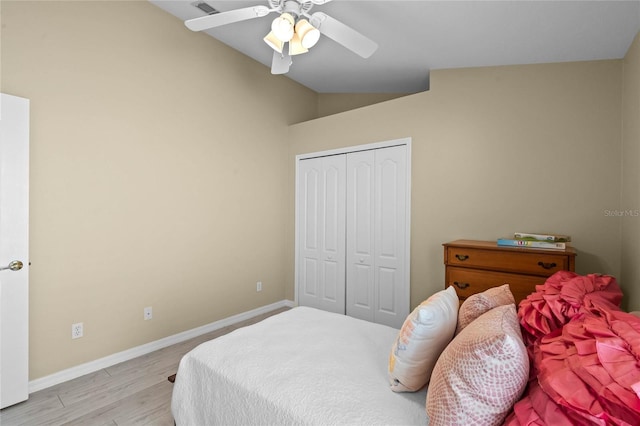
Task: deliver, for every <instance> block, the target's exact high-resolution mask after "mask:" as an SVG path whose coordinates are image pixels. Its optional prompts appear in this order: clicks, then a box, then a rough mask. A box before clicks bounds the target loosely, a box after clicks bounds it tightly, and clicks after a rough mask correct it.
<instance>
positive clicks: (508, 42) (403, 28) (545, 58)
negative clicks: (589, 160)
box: [150, 0, 640, 93]
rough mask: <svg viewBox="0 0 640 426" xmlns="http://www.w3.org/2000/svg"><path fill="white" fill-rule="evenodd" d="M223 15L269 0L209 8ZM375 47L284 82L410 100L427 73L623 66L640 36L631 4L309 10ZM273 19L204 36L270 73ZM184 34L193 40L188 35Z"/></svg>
mask: <svg viewBox="0 0 640 426" xmlns="http://www.w3.org/2000/svg"><path fill="white" fill-rule="evenodd" d="M150 1H151V2H152V3H153V4H155V5H157V6H158V7H161V8H162V9H164V10H166V11H167V12H169V13H171V14H173V15H175V16H176V19H180V20H183V21H184V20H187V19H192V18H196V17H200V16H205V15H206V13H205V12H203V11H202V10H200V9H199V8H197V7H196V6H195V4H196V3H198V2H196V1H194V0H150ZM205 1H206V2H207V3H208V4H209V5H210V6H212V7H213V8H215V9H216V10H218V11H220V12H225V11H229V10H233V9H239V8H243V7H249V6H254V5H264V6H268V1H267V0H252V1H245V0H238V1H216V0H205ZM316 11H322V12H324V13H326V14H327V15H329V16H331V17H333V18H335V19H337V20H339V21H341V22H342V23H344V24H346V25H348V26H350V27H352V28H353V29H355V30H357V31H358V32H360V33H362V34H364V35H366V36H367V37H369V38H370V39H372V40H374V41H375V42H376V43H378V45H379V47H378V49H377V51H376V52H375V53H374V54H373V55H372V56H371V57H370V58H368V59H363V58H361V57H360V56H357V55H355V54H354V53H353V52H351V51H350V50H348V49H346V48H345V47H343V46H342V45H340V44H338V43H336V42H335V41H333V40H331V39H329V38H327V37H324V36H323V37H321V38H320V41H319V42H318V44H317V45H315V46H314V47H313V48H311V49H310V50H309V52H308V53H306V54H303V55H298V56H294V57H293V65H291V68H290V71H289V72H288V73H287V74H286V75H287V77H289V78H291V79H293V80H295V81H297V82H299V83H300V84H303V85H304V86H307V87H309V88H310V89H312V90H314V91H316V92H319V93H414V92H419V91H423V90H426V89H427V88H428V86H429V71H430V70H433V69H445V68H462V67H479V66H496V65H515V64H535V63H548V62H567V61H584V60H601V59H619V58H622V57H624V55H625V53H626V51H627V49H628V48H629V46H630V44H631V42H632V41H633V38H634V37H635V35H636V34H637V33H638V31H639V30H640V0H636V1H610V0H607V1H575V0H574V1H539V0H538V1H520V0H513V1H452V0H450V1H419V0H418V1H344V0H333V1H331V2H329V3H326V4H324V5H313V8H312V10H311V13H313V12H316ZM276 16H277V14H274V13H272V14H269V15H268V16H265V17H261V18H256V19H252V20H248V21H243V22H236V23H233V24H229V25H224V26H221V27H218V28H214V29H211V30H207V31H206V33H207V34H209V35H210V36H212V37H215V38H216V39H218V40H220V41H222V42H223V43H225V44H227V45H229V46H231V47H232V48H234V49H236V50H238V51H240V52H242V53H244V54H246V55H247V56H250V57H251V58H253V59H255V60H257V61H259V62H261V63H263V64H264V65H265V66H267V67H271V60H272V53H273V51H272V50H271V48H270V47H269V46H267V45H266V44H265V43H264V42H263V41H262V39H263V37H264V36H265V35H266V34H267V33H268V32H269V30H270V26H271V21H272V20H273V18H274V17H276ZM185 31H189V30H188V29H187V28H186V27H185Z"/></svg>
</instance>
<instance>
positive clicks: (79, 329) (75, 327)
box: [71, 322, 84, 339]
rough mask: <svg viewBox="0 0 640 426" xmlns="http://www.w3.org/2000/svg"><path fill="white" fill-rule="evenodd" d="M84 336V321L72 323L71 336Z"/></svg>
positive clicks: (73, 337) (75, 337)
mask: <svg viewBox="0 0 640 426" xmlns="http://www.w3.org/2000/svg"><path fill="white" fill-rule="evenodd" d="M82 336H84V326H83V325H82V323H81V322H78V323H75V324H71V338H72V339H79V338H80V337H82Z"/></svg>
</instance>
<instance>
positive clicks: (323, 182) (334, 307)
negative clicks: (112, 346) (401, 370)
mask: <svg viewBox="0 0 640 426" xmlns="http://www.w3.org/2000/svg"><path fill="white" fill-rule="evenodd" d="M407 149H408V148H407V146H406V145H398V146H393V147H385V148H378V149H370V150H363V151H356V152H349V153H343V154H337V155H328V156H321V157H315V158H307V159H301V160H299V162H298V185H297V187H298V192H297V195H296V198H297V200H296V202H297V220H298V231H297V232H298V235H297V239H298V241H297V250H298V253H297V262H298V264H297V268H296V270H297V285H298V290H297V293H298V303H299V304H300V305H304V306H312V307H316V308H319V309H324V310H328V311H332V312H337V313H342V314H347V315H350V316H353V317H356V318H361V319H365V320H368V321H373V322H377V323H381V324H387V325H390V326H393V327H397V328H399V327H400V326H401V325H402V322H403V321H404V319H405V318H406V316H407V315H408V313H409V271H408V264H409V262H408V255H409V253H408V238H409V235H408V229H409V226H408V223H407V221H408V215H407V209H408V208H409V207H408V206H409V203H408V198H407V197H408V196H409V194H408V185H407V180H408V177H407Z"/></svg>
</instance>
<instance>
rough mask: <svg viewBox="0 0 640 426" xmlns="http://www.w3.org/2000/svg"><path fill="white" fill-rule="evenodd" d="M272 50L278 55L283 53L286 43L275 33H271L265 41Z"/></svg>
mask: <svg viewBox="0 0 640 426" xmlns="http://www.w3.org/2000/svg"><path fill="white" fill-rule="evenodd" d="M263 40H264V42H265V43H267V45H269V47H270V48H272V49H273V50H275V51H276V52H278V53H282V49H283V48H284V41H282V40H280V39H279V38H278V37H277V36H276V35H275V34H274V32H273V31H271V32H270V33H269V34H267V36H266V37H265V38H264V39H263Z"/></svg>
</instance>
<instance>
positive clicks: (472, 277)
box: [445, 266, 546, 304]
mask: <svg viewBox="0 0 640 426" xmlns="http://www.w3.org/2000/svg"><path fill="white" fill-rule="evenodd" d="M545 280H546V277H540V276H535V275H523V274H510V273H507V272H492V271H483V270H477V269H469V268H458V267H454V266H452V267H449V268H447V282H446V284H445V287H449V286H453V287H454V288H455V289H456V293H457V294H458V298H459V299H460V300H464V299H466V298H467V297H469V296H471V295H472V294H475V293H481V292H483V291H485V290H487V289H489V288H491V287H497V286H501V285H503V284H509V289H510V290H511V293H513V297H514V299H515V300H516V304H518V303H520V301H521V300H522V299H525V298H526V297H527V296H528V295H529V294H531V293H532V292H533V291H534V290H535V286H536V285H541V284H544V282H545Z"/></svg>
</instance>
